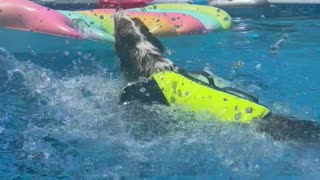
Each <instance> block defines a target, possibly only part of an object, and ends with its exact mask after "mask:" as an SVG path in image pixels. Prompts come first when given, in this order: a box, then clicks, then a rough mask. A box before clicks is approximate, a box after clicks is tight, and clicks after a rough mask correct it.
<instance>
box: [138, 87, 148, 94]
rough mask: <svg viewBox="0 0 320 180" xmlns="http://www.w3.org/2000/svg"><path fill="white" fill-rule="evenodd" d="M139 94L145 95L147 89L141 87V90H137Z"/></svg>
mask: <svg viewBox="0 0 320 180" xmlns="http://www.w3.org/2000/svg"><path fill="white" fill-rule="evenodd" d="M139 92H141V93H145V92H147V89H146V88H145V87H141V88H140V89H139Z"/></svg>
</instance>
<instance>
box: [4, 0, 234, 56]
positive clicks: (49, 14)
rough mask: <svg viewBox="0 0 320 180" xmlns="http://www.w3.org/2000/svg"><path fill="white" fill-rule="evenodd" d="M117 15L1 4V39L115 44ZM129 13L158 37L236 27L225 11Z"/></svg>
mask: <svg viewBox="0 0 320 180" xmlns="http://www.w3.org/2000/svg"><path fill="white" fill-rule="evenodd" d="M115 11H116V10H115V9H93V10H82V11H66V10H53V9H49V8H47V7H44V6H41V5H39V4H36V3H34V2H31V1H27V0H10V1H8V0H0V27H2V28H5V29H2V33H1V34H2V35H1V36H6V35H5V33H4V32H6V33H8V32H9V31H8V29H9V30H18V31H27V32H28V33H30V36H31V33H32V36H35V35H36V34H37V33H41V34H47V35H55V36H60V37H67V38H72V39H78V40H82V41H83V40H93V41H98V42H113V41H114V39H113V26H114V24H113V19H112V15H113V13H114V12H115ZM128 12H129V15H130V16H131V17H138V18H140V19H141V20H142V21H143V22H144V23H145V24H146V25H147V27H148V28H149V29H150V31H151V32H152V33H153V34H154V35H156V36H178V35H188V34H202V33H209V32H212V31H222V30H226V29H229V28H230V27H231V25H232V20H231V17H230V16H229V15H228V14H227V13H226V12H225V11H223V10H221V9H218V8H214V7H207V6H200V5H189V4H185V5H183V6H180V5H179V6H177V5H176V4H161V5H152V6H147V7H145V8H136V9H129V10H128ZM28 33H24V34H25V35H27V34H28ZM9 34H10V35H13V34H12V33H9ZM14 34H16V33H14ZM39 37H42V36H39ZM26 38H29V37H26ZM31 41H32V39H31ZM44 41H45V39H44ZM48 43H50V42H48ZM0 45H1V46H2V44H0ZM10 50H11V49H10Z"/></svg>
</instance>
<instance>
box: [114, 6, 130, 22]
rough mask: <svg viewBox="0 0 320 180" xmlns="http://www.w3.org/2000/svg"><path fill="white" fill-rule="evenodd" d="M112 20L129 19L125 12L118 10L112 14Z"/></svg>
mask: <svg viewBox="0 0 320 180" xmlns="http://www.w3.org/2000/svg"><path fill="white" fill-rule="evenodd" d="M113 18H114V20H115V21H120V20H121V19H122V18H125V19H129V18H130V17H129V14H128V13H127V11H126V10H124V9H122V8H118V9H117V10H116V12H115V13H114V14H113Z"/></svg>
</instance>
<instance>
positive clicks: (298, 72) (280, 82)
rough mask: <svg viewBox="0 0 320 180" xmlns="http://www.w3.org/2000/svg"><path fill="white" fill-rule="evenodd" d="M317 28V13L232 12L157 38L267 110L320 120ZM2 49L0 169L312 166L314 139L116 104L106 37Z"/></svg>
mask: <svg viewBox="0 0 320 180" xmlns="http://www.w3.org/2000/svg"><path fill="white" fill-rule="evenodd" d="M319 28H320V21H319V19H310V18H292V19H279V18H278V19H277V18H276V19H263V18H261V19H237V18H235V19H234V26H233V28H232V29H231V30H230V31H227V32H219V33H213V34H208V35H199V36H196V35H195V36H183V37H175V38H163V39H161V40H162V42H163V43H164V45H165V46H166V47H167V49H168V57H169V58H170V59H171V60H173V61H174V62H175V63H176V64H178V65H179V66H180V67H183V68H185V69H187V70H201V69H203V68H204V67H209V68H211V70H212V71H213V72H214V73H215V74H218V75H220V76H222V77H223V78H225V79H227V80H230V81H232V82H233V83H236V84H237V85H238V86H239V87H242V88H244V89H246V90H247V91H248V92H250V93H252V94H254V95H256V96H257V97H259V99H260V102H262V103H263V104H265V105H267V106H268V107H270V108H271V109H272V110H273V111H274V112H277V113H281V114H285V115H293V116H296V117H299V118H301V119H307V120H311V119H313V120H320V111H319V110H320V103H319V101H320V98H319V93H320V89H319V83H320V71H319V67H320V59H319V57H320V48H319V45H320V44H319V42H320V36H319ZM0 36H1V34H0ZM10 43H17V44H19V40H18V39H17V40H15V39H12V42H10ZM280 44H281V46H280ZM271 46H273V47H274V48H271ZM3 48H6V47H3ZM97 49H99V48H97ZM2 51H4V50H2ZM8 53H9V52H6V53H4V52H2V53H1V54H2V55H1V59H0V60H1V61H0V65H1V66H0V135H1V136H0V179H14V178H15V179H113V178H118V179H119V178H122V177H123V178H129V179H136V178H150V179H152V178H154V179H158V178H159V179H160V178H162V179H168V178H169V177H170V178H171V179H177V178H179V177H180V178H181V179H185V178H190V179H194V178H197V179H205V178H207V179H213V178H223V179H225V178H230V179H248V178H250V179H251V178H252V179H272V178H287V179H292V178H294V179H317V178H318V177H319V176H320V154H319V147H320V146H319V145H317V144H303V143H302V144H299V143H295V142H278V141H275V140H273V139H272V138H271V137H269V136H268V135H265V134H261V133H258V132H256V131H255V130H254V128H241V127H239V126H237V125H232V124H222V123H219V122H216V121H214V120H213V121H212V122H204V121H198V120H201V119H193V118H192V117H189V116H187V115H181V114H177V113H175V112H172V111H171V110H170V108H168V107H162V106H153V107H150V106H146V105H142V104H130V105H120V104H119V101H118V98H119V92H120V90H121V88H122V87H123V85H124V81H123V80H122V78H121V77H120V76H119V67H118V66H119V63H118V61H117V59H116V57H115V54H114V51H113V48H112V47H111V45H110V48H105V50H103V51H98V50H95V51H93V50H91V51H70V50H68V49H66V50H65V51H63V52H59V53H55V54H37V53H33V51H30V53H24V54H22V53H15V52H10V53H11V55H9V54H8ZM13 56H15V57H13Z"/></svg>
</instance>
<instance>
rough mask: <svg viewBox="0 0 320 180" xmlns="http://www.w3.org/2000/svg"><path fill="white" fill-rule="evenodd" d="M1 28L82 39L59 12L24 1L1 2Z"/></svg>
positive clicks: (3, 0)
mask: <svg viewBox="0 0 320 180" xmlns="http://www.w3.org/2000/svg"><path fill="white" fill-rule="evenodd" d="M0 26H2V27H7V28H13V29H19V30H28V31H35V32H45V33H47V34H53V35H60V36H68V37H74V38H80V37H81V36H80V34H79V33H78V32H77V31H76V30H74V29H73V28H72V27H71V26H72V22H71V21H70V19H68V18H66V17H65V16H64V15H62V14H60V13H59V12H57V11H54V10H50V9H48V8H46V7H43V6H40V5H38V4H35V3H33V2H31V1H24V0H0Z"/></svg>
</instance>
